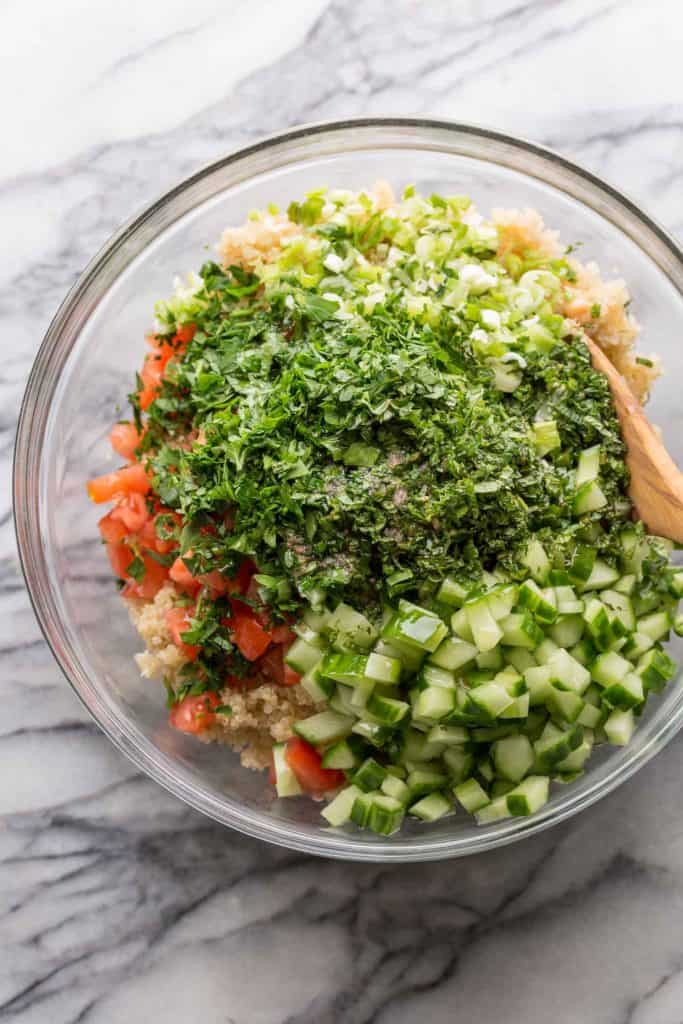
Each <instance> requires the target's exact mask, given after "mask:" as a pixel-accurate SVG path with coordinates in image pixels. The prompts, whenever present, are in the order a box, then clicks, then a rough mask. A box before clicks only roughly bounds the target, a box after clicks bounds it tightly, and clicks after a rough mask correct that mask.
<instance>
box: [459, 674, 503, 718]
mask: <svg viewBox="0 0 683 1024" xmlns="http://www.w3.org/2000/svg"><path fill="white" fill-rule="evenodd" d="M467 696H468V702H467V705H466V707H465V709H464V710H466V711H467V710H468V709H469V708H470V706H473V713H474V714H475V715H478V716H479V717H480V718H482V719H483V720H484V721H485V722H489V721H495V719H496V718H497V717H498V715H499V714H500V713H501V711H504V710H505V708H507V707H508V706H509V705H510V704H511V703H512V701H513V700H514V698H513V697H511V696H510V694H509V693H508V692H507V690H506V689H505V687H504V686H501V685H500V683H493V682H491V683H483V684H482V686H477V687H475V688H474V689H473V690H470V691H469V692H468V695H467Z"/></svg>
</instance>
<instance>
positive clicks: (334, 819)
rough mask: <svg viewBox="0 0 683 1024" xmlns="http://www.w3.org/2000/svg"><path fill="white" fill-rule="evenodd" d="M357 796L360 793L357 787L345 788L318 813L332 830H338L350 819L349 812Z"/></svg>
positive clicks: (360, 794)
mask: <svg viewBox="0 0 683 1024" xmlns="http://www.w3.org/2000/svg"><path fill="white" fill-rule="evenodd" d="M359 796H362V793H361V791H360V790H359V789H358V787H357V786H347V787H346V789H342V790H340V792H339V793H337V795H336V796H335V797H334V799H333V800H331V801H330V803H329V804H328V805H327V807H325V808H324V809H323V810H322V811H321V812H320V813H321V814H322V816H323V818H325V820H326V821H327V822H328V823H329V824H330V825H332V826H333V828H339V826H340V825H345V824H346V822H347V821H349V820H350V819H351V810H352V808H353V805H354V803H355V802H356V799H357V798H358V797H359Z"/></svg>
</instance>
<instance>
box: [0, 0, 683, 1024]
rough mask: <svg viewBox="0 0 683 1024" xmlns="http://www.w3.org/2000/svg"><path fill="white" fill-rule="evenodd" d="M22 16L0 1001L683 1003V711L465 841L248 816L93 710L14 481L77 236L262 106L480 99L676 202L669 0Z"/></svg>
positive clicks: (9, 56) (13, 75)
mask: <svg viewBox="0 0 683 1024" xmlns="http://www.w3.org/2000/svg"><path fill="white" fill-rule="evenodd" d="M0 39H2V43H1V44H0V48H1V49H2V52H3V60H2V61H0V82H1V84H2V86H3V96H4V97H5V99H6V100H7V112H6V116H5V115H3V116H4V120H5V123H4V129H3V147H2V152H1V155H0V223H1V224H2V226H3V231H2V236H1V237H0V247H1V248H2V260H0V323H1V330H2V333H1V335H0V339H1V340H0V350H1V351H2V356H3V359H2V364H1V366H0V602H1V605H0V607H1V609H2V621H3V624H4V627H5V628H4V629H3V631H2V632H1V633H0V653H1V655H2V660H1V662H0V664H1V665H2V683H3V703H2V708H3V712H4V713H3V715H2V716H1V717H0V779H1V780H2V781H1V782H0V812H1V813H2V814H3V815H4V827H3V828H2V829H0V878H1V886H0V898H1V901H2V908H1V911H0V913H1V914H2V917H1V921H0V938H1V941H2V953H3V955H2V957H1V958H0V1019H3V1020H8V1021H16V1022H20V1024H67V1022H70V1024H71V1022H74V1024H75V1022H76V1021H85V1022H88V1024H118V1022H123V1021H125V1022H135V1024H137V1022H138V1021H140V1022H141V1021H155V1022H156V1021H164V1024H176V1022H177V1024H180V1022H183V1024H186V1022H188V1021H189V1022H193V1021H200V1020H201V1021H202V1022H206V1024H231V1022H232V1024H285V1022H287V1024H313V1022H315V1024H370V1022H373V1024H413V1022H414V1021H416V1020H424V1021H428V1022H430V1024H442V1022H443V1024H445V1022H447V1021H448V1022H451V1021H465V1020H476V1021H479V1022H481V1024H494V1022H498V1021H499V1020H506V1021H509V1022H510V1024H518V1022H520V1024H521V1022H524V1024H526V1022H529V1021H530V1022H532V1024H549V1022H551V1021H552V1022H553V1024H680V1022H681V1021H683V814H682V811H683V806H682V800H681V779H682V777H683V773H682V769H681V754H682V753H683V739H680V738H679V739H678V740H676V741H674V742H673V743H672V744H671V745H670V746H669V747H668V748H667V750H666V751H665V752H664V753H663V754H661V755H660V756H659V757H658V758H657V759H656V761H654V762H653V763H651V764H650V765H648V766H647V767H646V768H645V769H644V770H643V771H642V772H640V773H639V774H638V776H637V777H636V778H634V779H633V780H631V781H630V782H629V783H627V784H626V785H624V786H623V787H621V789H619V790H618V792H616V793H615V794H613V795H612V796H611V797H609V798H607V799H606V800H603V801H602V802H601V803H600V804H599V805H597V806H596V807H593V808H591V809H590V810H589V811H587V812H586V813H584V814H583V815H581V816H580V817H579V818H575V819H574V820H572V821H571V822H568V823H567V824H565V825H563V826H561V827H558V828H556V829H554V830H551V831H550V832H547V833H544V834H542V835H540V836H538V837H535V838H534V839H531V840H527V841H526V842H524V843H522V844H518V845H516V846H513V847H509V848H506V849H503V850H500V851H496V852H494V853H490V854H487V855H483V856H480V857H473V858H469V859H467V860H461V861H451V862H446V863H441V864H426V865H417V866H414V867H386V868H385V867H382V866H378V865H371V866H360V865H350V864H337V863H334V862H325V861H320V860H314V859H310V858H306V857H303V856H300V855H297V854H292V853H288V852H287V851H284V850H277V849H274V848H269V847H267V846H265V845H262V844H258V843H256V842H255V841H252V840H248V839H244V838H242V837H240V836H238V835H237V834H235V833H232V832H229V831H226V830H224V829H222V828H219V827H218V826H215V825H213V824H212V823H211V822H209V821H207V820H205V819H203V818H201V817H200V816H199V815H198V814H196V813H195V812H193V811H190V810H189V809H187V808H185V807H184V806H183V805H181V804H180V803H178V802H177V801H176V800H175V799H173V798H171V797H169V796H167V795H166V794H165V793H164V792H163V791H162V790H160V789H159V788H158V787H157V786H155V785H154V784H153V783H151V782H150V781H148V780H147V779H145V778H143V777H141V776H140V775H139V774H138V773H137V772H136V771H135V769H134V768H133V767H132V765H130V764H129V763H128V762H127V761H125V760H124V759H123V758H122V757H121V756H120V755H119V754H118V753H117V752H116V751H115V750H114V749H113V748H112V747H111V745H110V744H109V743H108V741H107V740H106V739H105V738H104V737H103V736H102V735H101V734H100V733H99V732H98V730H97V728H96V727H95V726H94V725H93V724H92V723H91V722H90V721H89V719H87V718H86V716H85V713H84V712H83V710H82V709H81V707H80V705H79V704H78V703H77V701H76V699H75V698H74V696H73V695H72V693H71V691H70V690H69V688H68V687H67V685H66V683H65V682H64V680H63V679H62V677H61V675H60V673H59V671H58V669H57V668H56V666H55V663H54V661H53V660H52V657H51V655H50V654H49V652H48V650H47V648H46V646H45V644H44V642H43V641H42V639H41V637H40V634H39V631H38V627H37V625H36V623H35V620H34V618H33V615H32V612H31V610H30V606H29V603H28V598H27V596H26V593H25V590H24V587H23V582H22V580H21V575H20V572H19V568H18V564H17V561H16V554H15V549H14V540H13V534H12V527H11V519H10V516H11V512H10V486H9V472H10V460H11V452H12V444H13V435H14V426H15V420H16V414H17V411H18V406H19V401H20V398H21V393H22V390H23V387H24V383H25V379H26V374H27V372H28V369H29V366H30V363H31V360H32V357H33V355H34V353H35V351H36V348H37V346H38V344H39V341H40V338H41V336H42V333H43V331H44V329H45V327H46V326H47V323H48V322H49V319H50V317H51V315H52V314H53V312H54V310H55V309H56V307H57V305H58V303H59V301H60V300H61V298H62V297H63V295H64V293H65V291H66V290H67V289H68V287H69V286H70V285H71V283H72V282H73V281H74V279H75V278H76V276H77V275H78V273H79V271H80V270H81V268H82V267H83V265H84V264H85V263H86V262H87V260H88V259H89V258H90V256H91V255H92V254H93V253H94V252H95V251H96V250H97V248H98V247H99V246H100V245H101V244H102V243H103V242H104V241H105V240H106V238H107V236H108V235H109V234H110V233H111V232H112V231H113V230H114V229H115V228H116V227H117V225H118V224H119V223H120V222H121V221H122V220H123V219H125V218H126V217H128V216H129V215H130V214H131V213H132V212H134V211H135V210H136V209H137V208H139V207H140V206H141V205H142V204H144V203H146V202H148V201H149V200H151V199H152V198H153V197H154V196H155V195H157V194H158V193H159V192H160V191H162V190H163V189H165V188H167V187H168V186H169V185H170V184H172V183H173V182H174V181H176V180H177V179H178V178H180V177H182V176H184V175H186V174H188V173H190V172H192V171H193V170H194V169H196V168H197V167H198V166H200V165H201V164H202V163H204V162H206V161H209V160H211V159H215V158H217V157H218V156H220V155H222V154H223V153H225V152H226V151H228V150H230V149H233V148H235V147H237V146H239V145H242V144H245V143H247V142H250V141H252V140H254V139H256V138H258V137H260V136H262V135H263V134H266V133H268V132H272V131H277V130H280V129H283V128H285V127H287V126H289V125H292V124H295V123H299V122H302V121H310V120H319V119H325V118H334V117H346V116H367V115H372V114H392V113H394V114H431V115H436V116H444V117H453V118H456V119H462V120H467V121H475V122H481V123H486V124H489V125H493V126H495V127H498V128H502V129H504V130H508V131H511V132H514V133H518V134H522V135H525V136H528V137H532V138H534V139H536V140H538V141H540V142H544V143H547V144H549V145H552V146H554V147H557V148H559V149H561V150H562V151H563V152H565V153H566V154H567V155H569V156H573V157H575V158H576V159H578V160H580V161H582V162H584V163H586V164H587V165H588V166H590V167H591V168H593V169H595V170H596V171H597V172H598V173H601V174H603V175H604V176H606V177H608V178H609V179H611V180H612V181H614V182H615V183H616V184H617V185H618V186H619V187H622V188H623V189H625V190H626V191H629V192H630V193H631V194H632V195H633V196H634V197H635V198H636V199H637V200H639V201H642V202H644V203H645V205H646V206H647V208H648V209H649V210H650V211H651V212H652V213H654V214H655V216H657V217H659V218H660V220H661V221H662V222H663V223H664V224H665V225H666V226H667V227H668V228H669V229H670V230H671V231H673V232H677V233H678V234H679V235H680V234H683V213H682V209H683V208H682V207H681V203H680V188H681V177H682V175H683V171H682V168H683V106H682V101H683V79H682V77H681V63H680V43H681V40H682V39H683V14H681V11H680V7H679V5H678V3H677V2H674V0H657V2H655V3H650V4H647V5H646V4H642V3H638V2H636V0H634V2H630V3H628V2H618V0H617V2H597V3H596V2H588V0H529V2H524V0H521V2H519V0H482V2H475V0H472V2H452V3H446V2H429V3H427V2H423V3H419V2H417V0H413V2H411V0H398V2H397V0H369V2H366V3H357V2H353V0H344V2H334V3H326V2H324V0H295V2H294V3H292V4H289V5H283V4H278V3H276V2H274V0H273V2H269V0H253V2H252V3H251V4H249V5H237V4H225V3H223V2H219V0H196V2H195V3H194V4H193V5H186V4H181V3H180V2H175V0H166V2H165V3H161V2H160V0H153V2H149V3H147V4H146V5H144V7H143V6H142V5H137V7H134V6H133V5H131V4H127V3H125V2H124V3H123V4H120V5H111V6H108V7H107V8H106V10H105V8H104V5H103V6H102V8H101V9H100V8H99V7H98V5H91V6H88V5H82V4H80V3H78V2H77V0H64V2H62V3H60V4H59V5H57V4H49V3H48V0H42V3H39V4H37V5H24V7H23V8H20V6H19V5H5V6H4V7H3V8H2V9H1V10H0ZM26 69H30V74H26V73H22V72H25V70H26Z"/></svg>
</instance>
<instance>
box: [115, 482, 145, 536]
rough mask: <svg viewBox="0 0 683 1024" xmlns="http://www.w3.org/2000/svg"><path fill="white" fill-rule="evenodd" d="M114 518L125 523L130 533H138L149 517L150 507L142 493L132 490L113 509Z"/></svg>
mask: <svg viewBox="0 0 683 1024" xmlns="http://www.w3.org/2000/svg"><path fill="white" fill-rule="evenodd" d="M110 514H111V517H112V519H117V520H118V521H119V522H121V523H123V525H124V526H125V528H126V531H127V532H128V533H138V532H139V531H140V530H141V529H142V527H143V526H144V525H145V523H146V522H147V520H148V519H149V509H148V508H147V502H146V501H145V499H144V497H143V496H142V494H138V493H137V492H136V491H131V493H130V494H126V495H125V497H122V498H120V499H119V502H118V504H117V506H116V508H114V509H112V511H111V513H110Z"/></svg>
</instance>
